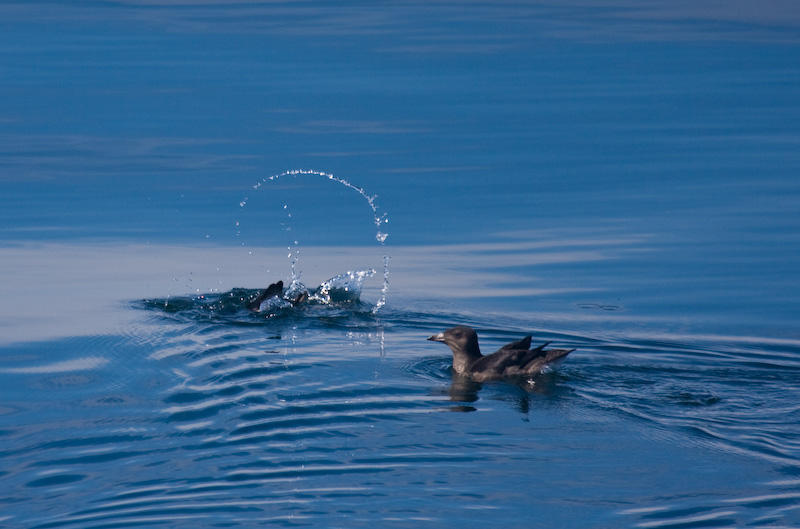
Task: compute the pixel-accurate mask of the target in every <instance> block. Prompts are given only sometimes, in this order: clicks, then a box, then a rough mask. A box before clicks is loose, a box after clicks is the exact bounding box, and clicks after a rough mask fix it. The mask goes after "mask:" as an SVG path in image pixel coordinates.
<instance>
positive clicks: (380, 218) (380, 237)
mask: <svg viewBox="0 0 800 529" xmlns="http://www.w3.org/2000/svg"><path fill="white" fill-rule="evenodd" d="M297 175H315V176H320V177H323V178H327V179H328V180H333V181H334V182H338V183H340V184H342V185H343V186H345V187H349V188H350V189H352V190H354V191H356V192H358V194H360V195H361V196H362V197H364V199H365V200H366V201H367V203H368V204H369V207H370V208H371V209H372V216H373V220H374V222H375V229H376V231H375V240H377V241H378V242H379V243H380V245H381V246H384V243H385V241H386V238H387V237H388V236H389V234H388V233H386V232H383V231H381V225H383V224H388V223H389V218H388V216H387V214H386V213H384V214H381V213H379V212H378V205H377V204H376V203H375V200H376V199H377V198H378V195H368V194H367V193H366V192H365V191H364V189H362V188H361V187H359V186H357V185H354V184H351V183H350V182H348V181H347V180H344V179H343V178H339V177H337V176H334V175H332V174H330V173H323V172H321V171H314V170H307V169H294V170H291V171H286V172H283V173H281V174H276V175H272V176H269V177H267V178H264V179H262V180H261V181H260V182H258V183H257V184H256V185H254V186H253V189H254V190H257V189H258V188H260V187H261V186H262V185H264V184H266V183H267V182H271V181H273V180H277V179H279V178H281V177H284V176H295V177H296V176H297ZM248 200H249V199H248V198H245V199H244V200H242V201H241V202H239V206H240V207H245V206H246V205H247V201H248ZM292 274H293V275H294V265H293V266H292ZM388 291H389V256H387V255H386V252H384V253H383V287H382V288H381V297H380V299H379V300H378V302H377V303H376V304H375V308H374V309H373V313H375V312H378V310H379V309H380V308H381V307H383V306H384V305H385V304H386V294H387V292H388Z"/></svg>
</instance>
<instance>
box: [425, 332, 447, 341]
mask: <svg viewBox="0 0 800 529" xmlns="http://www.w3.org/2000/svg"><path fill="white" fill-rule="evenodd" d="M428 341H429V342H443V341H444V333H443V332H440V333H439V334H434V335H433V336H431V337H430V338H428Z"/></svg>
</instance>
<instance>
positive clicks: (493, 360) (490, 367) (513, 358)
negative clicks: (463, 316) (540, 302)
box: [428, 326, 575, 382]
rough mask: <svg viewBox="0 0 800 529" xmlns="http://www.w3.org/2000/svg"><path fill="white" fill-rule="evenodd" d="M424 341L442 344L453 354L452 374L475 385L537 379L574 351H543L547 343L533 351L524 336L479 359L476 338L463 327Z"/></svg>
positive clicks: (529, 342)
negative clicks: (464, 378)
mask: <svg viewBox="0 0 800 529" xmlns="http://www.w3.org/2000/svg"><path fill="white" fill-rule="evenodd" d="M428 340H430V341H433V342H442V343H445V344H447V346H448V347H450V350H451V351H453V371H454V372H455V373H456V374H458V375H468V376H471V377H472V378H473V380H476V381H478V382H483V381H486V380H499V379H503V378H511V377H528V376H533V375H538V374H540V373H542V372H543V371H545V370H547V369H549V368H554V367H556V366H557V365H558V364H560V363H561V362H563V361H564V358H565V357H566V356H567V355H568V354H569V353H571V352H572V351H574V350H575V349H550V350H547V351H546V350H545V349H544V348H545V347H547V346H548V345H549V344H550V342H547V343H544V344H542V345H540V346H538V347H535V348H533V349H528V348H529V347H530V345H531V337H530V336H526V337H525V338H523V339H521V340H517V341H516V342H511V343H509V344H507V345H504V346H503V347H501V348H500V349H498V350H497V352H494V353H492V354H490V355H487V356H483V355H482V354H481V351H480V348H479V347H478V335H477V334H476V333H475V331H474V330H473V329H471V328H470V327H465V326H458V327H453V328H452V329H448V330H446V331H444V332H440V333H439V334H434V335H433V336H431V337H430V338H428Z"/></svg>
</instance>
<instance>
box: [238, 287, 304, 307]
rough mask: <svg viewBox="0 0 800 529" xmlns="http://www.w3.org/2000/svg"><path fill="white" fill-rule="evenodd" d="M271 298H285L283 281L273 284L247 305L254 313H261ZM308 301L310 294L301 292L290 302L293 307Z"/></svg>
mask: <svg viewBox="0 0 800 529" xmlns="http://www.w3.org/2000/svg"><path fill="white" fill-rule="evenodd" d="M270 298H283V281H278V282H277V283H272V284H271V285H270V286H268V287H267V289H266V290H264V291H263V292H261V293H260V294H259V295H258V296H256V298H255V299H254V300H253V301H251V302H250V303H248V304H247V309H248V310H252V311H254V312H260V311H261V305H262V304H263V303H264V302H265V301H267V300H268V299H270ZM307 299H308V292H300V293H299V294H298V295H297V296H295V298H294V299H292V300H289V301H291V303H292V304H293V305H297V304H299V303H302V302H304V301H306V300H307Z"/></svg>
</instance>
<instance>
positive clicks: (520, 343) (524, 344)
mask: <svg viewBox="0 0 800 529" xmlns="http://www.w3.org/2000/svg"><path fill="white" fill-rule="evenodd" d="M530 346H531V337H530V336H526V337H525V338H522V339H521V340H517V341H516V342H511V343H508V344H506V345H504V346H503V347H501V348H500V349H498V350H499V351H507V350H518V349H523V350H525V351H527V350H528V349H529V348H530Z"/></svg>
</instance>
